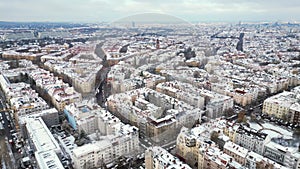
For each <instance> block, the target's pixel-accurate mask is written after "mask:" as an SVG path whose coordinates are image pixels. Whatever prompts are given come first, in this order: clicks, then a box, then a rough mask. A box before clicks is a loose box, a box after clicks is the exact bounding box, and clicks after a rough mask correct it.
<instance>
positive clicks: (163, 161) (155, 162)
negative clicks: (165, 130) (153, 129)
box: [145, 146, 191, 169]
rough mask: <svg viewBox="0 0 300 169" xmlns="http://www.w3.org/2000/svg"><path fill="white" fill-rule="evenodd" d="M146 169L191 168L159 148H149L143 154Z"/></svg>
mask: <svg viewBox="0 0 300 169" xmlns="http://www.w3.org/2000/svg"><path fill="white" fill-rule="evenodd" d="M145 167H146V169H191V167H190V166H189V165H187V164H185V163H183V162H182V161H180V160H179V159H178V158H176V157H174V156H173V155H172V154H170V153H169V152H168V151H167V150H165V149H163V148H161V147H156V146H155V147H150V148H148V149H147V150H146V152H145Z"/></svg>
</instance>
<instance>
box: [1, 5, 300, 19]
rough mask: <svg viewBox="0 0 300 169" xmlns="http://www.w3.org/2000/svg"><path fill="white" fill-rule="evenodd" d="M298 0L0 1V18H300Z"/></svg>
mask: <svg viewBox="0 0 300 169" xmlns="http://www.w3.org/2000/svg"><path fill="white" fill-rule="evenodd" d="M299 11H300V1H299V0H286V1H282V0H184V1H182V0H164V1H161V0H143V1H142V0H1V1H0V20H6V21H112V20H117V19H118V18H122V17H125V16H129V15H133V14H137V13H143V12H158V13H167V14H170V15H174V16H177V17H180V18H183V19H186V20H188V21H199V20H200V21H239V20H245V21H262V20H266V21H268V20H270V21H277V20H288V21H294V20H297V21H299V20H300V15H299Z"/></svg>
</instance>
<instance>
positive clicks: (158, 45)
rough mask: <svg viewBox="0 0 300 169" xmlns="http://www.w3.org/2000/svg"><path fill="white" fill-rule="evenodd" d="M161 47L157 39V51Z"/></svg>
mask: <svg viewBox="0 0 300 169" xmlns="http://www.w3.org/2000/svg"><path fill="white" fill-rule="evenodd" d="M159 48H160V46H159V39H156V49H159Z"/></svg>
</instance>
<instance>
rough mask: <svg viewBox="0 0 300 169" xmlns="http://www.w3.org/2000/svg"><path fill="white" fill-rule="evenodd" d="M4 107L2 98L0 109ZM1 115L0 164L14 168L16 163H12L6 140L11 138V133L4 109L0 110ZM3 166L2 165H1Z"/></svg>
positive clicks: (11, 155)
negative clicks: (2, 132)
mask: <svg viewBox="0 0 300 169" xmlns="http://www.w3.org/2000/svg"><path fill="white" fill-rule="evenodd" d="M3 108H4V105H3V102H2V100H0V109H1V110H2V109H3ZM0 114H1V116H2V118H1V119H2V120H0V121H1V123H2V125H3V127H4V135H1V136H0V155H1V157H0V159H1V163H0V164H1V165H5V166H6V168H11V169H13V168H15V167H16V164H15V163H14V162H15V160H14V158H13V153H12V151H11V146H10V145H9V144H8V140H9V139H11V134H10V128H9V127H8V125H9V124H10V123H9V120H10V119H7V115H6V112H5V111H2V112H0ZM2 167H3V166H2Z"/></svg>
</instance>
